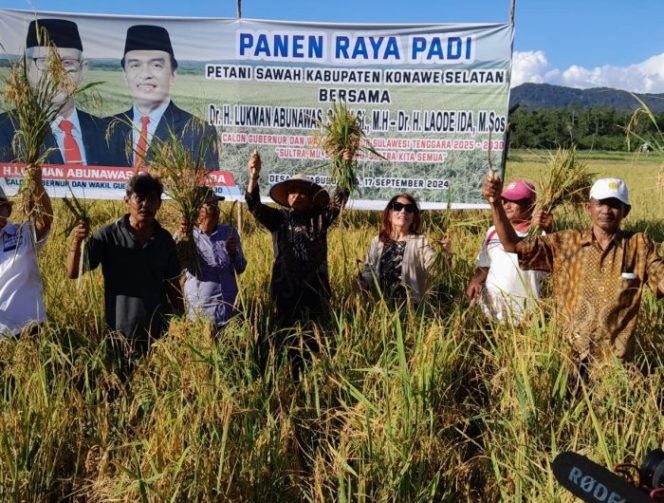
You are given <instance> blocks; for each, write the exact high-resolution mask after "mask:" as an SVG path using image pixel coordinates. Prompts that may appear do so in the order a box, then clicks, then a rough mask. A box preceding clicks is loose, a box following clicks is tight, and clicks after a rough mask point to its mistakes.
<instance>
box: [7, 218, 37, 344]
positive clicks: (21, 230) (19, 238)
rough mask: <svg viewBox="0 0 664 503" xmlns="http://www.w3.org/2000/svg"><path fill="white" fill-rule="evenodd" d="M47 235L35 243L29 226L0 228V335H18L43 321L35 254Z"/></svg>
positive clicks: (31, 226) (13, 225) (30, 225)
mask: <svg viewBox="0 0 664 503" xmlns="http://www.w3.org/2000/svg"><path fill="white" fill-rule="evenodd" d="M45 241H46V236H45V237H44V238H43V239H42V240H41V241H39V242H35V231H34V226H33V225H32V223H30V222H27V223H25V224H21V225H19V224H13V223H11V222H9V221H8V222H7V224H6V225H5V226H4V227H3V228H2V229H0V336H3V337H7V336H10V335H15V334H18V333H20V331H21V329H22V328H23V327H25V326H26V325H27V324H28V323H30V322H32V321H34V322H36V323H43V322H44V321H46V314H45V312H44V299H43V295H42V281H41V276H40V274H39V268H38V267H37V252H38V251H39V250H40V249H41V248H42V247H43V245H44V242H45Z"/></svg>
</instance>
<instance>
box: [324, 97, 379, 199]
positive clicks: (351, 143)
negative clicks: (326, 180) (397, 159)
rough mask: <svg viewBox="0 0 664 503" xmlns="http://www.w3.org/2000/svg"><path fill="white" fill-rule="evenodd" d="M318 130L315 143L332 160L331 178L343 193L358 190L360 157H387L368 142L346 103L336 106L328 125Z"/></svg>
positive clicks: (329, 115) (325, 124)
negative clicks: (360, 154)
mask: <svg viewBox="0 0 664 503" xmlns="http://www.w3.org/2000/svg"><path fill="white" fill-rule="evenodd" d="M319 126H320V131H319V132H318V134H317V135H316V140H317V142H318V144H319V145H320V146H321V147H322V148H323V150H325V153H326V154H327V156H328V157H329V158H330V161H331V173H330V176H331V177H332V179H333V180H334V182H335V184H336V185H337V187H339V188H340V189H342V190H347V191H348V192H352V191H353V190H356V189H357V187H358V185H359V181H358V179H357V176H356V174H355V170H356V169H357V155H358V154H359V153H360V152H369V153H371V154H373V155H376V156H378V157H381V158H383V159H384V157H383V156H382V155H380V154H379V153H378V152H377V151H376V150H375V149H374V148H373V146H371V144H370V143H369V142H368V141H367V140H366V137H365V134H364V131H363V130H362V125H361V124H360V121H359V120H358V118H357V115H355V114H353V113H352V112H351V111H350V110H348V108H347V107H346V104H345V103H344V102H337V103H335V104H334V105H333V106H332V108H331V109H330V111H329V113H328V118H327V121H326V122H320V123H319Z"/></svg>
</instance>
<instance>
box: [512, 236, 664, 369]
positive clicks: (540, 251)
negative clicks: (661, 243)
mask: <svg viewBox="0 0 664 503" xmlns="http://www.w3.org/2000/svg"><path fill="white" fill-rule="evenodd" d="M517 253H518V256H519V265H520V266H521V268H522V269H535V270H540V271H549V272H551V273H552V274H551V276H552V278H553V297H554V303H555V308H556V317H557V321H558V322H559V324H561V325H562V327H563V329H564V332H565V335H566V337H568V339H569V341H570V343H571V345H572V348H573V350H574V352H575V353H576V354H577V356H578V357H579V358H580V359H583V358H586V357H588V356H592V357H596V356H600V355H602V354H605V353H606V352H607V351H609V350H610V351H613V354H615V355H616V356H617V357H618V358H621V359H625V358H630V357H631V353H632V349H633V340H632V334H633V333H634V328H635V326H636V317H637V314H638V312H639V308H640V304H641V294H642V292H643V285H645V284H647V285H648V286H649V287H650V289H651V290H652V291H653V292H654V293H655V295H656V296H657V297H658V298H659V297H662V296H664V261H663V260H662V258H661V257H659V255H658V254H657V247H656V246H655V243H654V242H653V241H651V240H650V239H648V238H647V237H646V236H645V235H644V234H642V233H635V234H634V233H627V232H624V233H623V232H620V233H618V234H617V235H616V236H615V238H614V239H613V241H611V242H610V243H609V245H608V246H607V247H606V249H605V250H602V249H601V247H600V246H599V244H598V242H597V240H596V239H595V237H594V236H593V233H592V231H590V230H588V231H562V232H554V233H552V234H548V235H546V236H536V237H532V238H528V239H525V240H523V241H521V242H519V244H518V245H517Z"/></svg>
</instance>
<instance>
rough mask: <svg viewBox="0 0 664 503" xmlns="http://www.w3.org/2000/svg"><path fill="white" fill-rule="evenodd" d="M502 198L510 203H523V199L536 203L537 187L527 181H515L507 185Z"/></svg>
mask: <svg viewBox="0 0 664 503" xmlns="http://www.w3.org/2000/svg"><path fill="white" fill-rule="evenodd" d="M501 197H502V198H503V199H507V200H508V201H521V200H522V199H530V200H531V201H535V200H536V199H537V194H536V193H535V186H534V185H533V184H532V183H530V182H526V181H525V180H514V181H512V182H510V183H508V184H507V187H505V190H503V193H502V194H501Z"/></svg>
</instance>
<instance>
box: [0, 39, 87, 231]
mask: <svg viewBox="0 0 664 503" xmlns="http://www.w3.org/2000/svg"><path fill="white" fill-rule="evenodd" d="M38 36H39V37H40V40H41V41H40V45H42V46H44V47H48V48H49V55H48V61H47V70H46V71H43V72H41V73H40V74H39V79H38V81H37V82H34V83H33V84H32V85H31V83H30V80H29V79H28V75H29V65H30V64H32V63H31V61H30V60H29V59H28V58H27V57H26V56H25V55H23V57H21V58H19V59H18V61H16V62H15V63H14V64H13V65H12V67H11V69H10V71H9V74H8V76H7V78H6V80H5V86H4V98H5V101H6V102H7V103H8V104H9V105H10V106H11V107H12V110H10V112H9V116H10V119H11V121H12V123H13V125H14V128H15V134H14V138H13V139H12V149H13V151H14V153H15V155H16V159H14V160H15V161H16V162H19V163H22V164H25V167H26V169H25V176H24V178H23V182H22V183H21V187H20V189H19V196H20V197H19V203H20V209H21V210H22V211H23V212H24V213H25V214H26V216H27V217H28V218H31V219H33V220H34V219H37V218H40V216H41V214H42V212H43V210H42V208H41V205H40V204H39V202H38V201H36V200H35V197H34V196H35V189H36V183H37V182H36V175H37V172H39V171H40V170H41V166H42V164H43V163H44V160H45V159H46V158H47V157H48V155H49V153H50V152H49V151H48V149H45V148H44V143H45V140H46V138H47V137H48V135H49V134H51V123H52V122H53V121H54V120H55V119H56V118H57V116H58V115H59V114H60V112H61V111H62V109H63V108H64V107H65V105H66V103H67V101H68V100H69V99H71V98H72V97H73V96H75V95H77V94H79V93H81V92H83V91H85V90H87V89H89V88H90V87H92V86H94V85H96V83H92V84H88V85H86V86H82V87H79V88H77V87H76V85H75V83H74V81H73V80H72V79H70V78H69V75H68V73H67V70H66V69H65V67H64V65H63V64H62V60H61V59H60V56H59V55H58V52H57V48H56V47H55V46H54V45H53V44H51V43H50V41H49V39H48V33H47V32H46V31H45V30H38Z"/></svg>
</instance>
